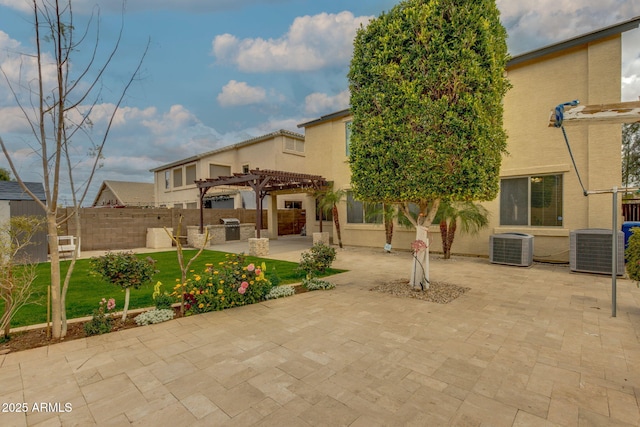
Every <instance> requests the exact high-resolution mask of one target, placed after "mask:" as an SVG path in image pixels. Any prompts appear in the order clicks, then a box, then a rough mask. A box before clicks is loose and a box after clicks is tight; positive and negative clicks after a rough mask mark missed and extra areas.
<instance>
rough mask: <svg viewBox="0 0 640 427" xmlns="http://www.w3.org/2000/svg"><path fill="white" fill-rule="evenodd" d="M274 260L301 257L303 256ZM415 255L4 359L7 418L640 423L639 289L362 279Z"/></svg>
mask: <svg viewBox="0 0 640 427" xmlns="http://www.w3.org/2000/svg"><path fill="white" fill-rule="evenodd" d="M273 257H274V258H280V259H288V260H297V259H298V258H299V251H297V250H293V251H280V252H278V253H276V254H275V255H274V256H273ZM410 263H411V256H410V254H408V253H392V254H385V253H383V252H382V251H381V250H378V249H365V248H353V247H347V248H345V249H344V250H338V259H337V261H336V263H335V266H336V267H338V268H348V269H350V270H351V271H349V272H348V273H343V274H340V275H337V276H334V277H332V278H331V279H330V280H331V281H333V282H334V283H336V284H337V285H338V287H337V288H336V289H334V290H330V291H316V292H309V293H305V294H300V295H296V296H294V297H290V298H285V299H280V300H274V301H267V302H264V303H260V304H256V305H252V306H246V307H241V308H236V309H232V310H227V311H223V312H215V313H207V314H203V315H198V316H193V317H188V318H182V319H178V320H175V321H171V322H166V323H162V324H158V325H153V326H147V327H144V328H136V329H133V330H126V331H121V332H115V333H111V334H107V335H104V336H99V337H91V338H87V339H83V340H78V341H74V342H69V343H64V344H57V345H53V346H50V347H48V348H47V347H45V348H40V349H34V350H28V351H24V352H18V353H14V354H8V355H4V356H0V402H2V403H7V404H8V403H11V402H13V403H16V402H26V403H28V404H29V405H30V406H31V405H33V404H34V403H39V402H50V403H55V402H59V403H61V404H62V405H64V404H65V403H67V402H69V403H71V404H72V408H73V410H72V411H71V412H66V413H65V412H53V413H52V412H39V413H37V412H31V411H30V412H28V413H27V414H10V413H0V424H1V425H3V426H10V425H16V426H24V425H38V424H40V423H42V425H58V424H59V425H123V424H132V425H172V426H180V425H189V426H192V425H196V426H197V425H202V426H212V425H215V426H217V425H221V426H223V425H232V426H242V425H259V426H275V425H278V426H281V425H287V426H338V425H345V426H365V425H366V426H375V425H384V426H393V425H398V426H401V425H420V426H422V425H429V426H432V425H435V426H438V425H459V426H463V425H464V426H467V425H472V426H473V425H477V426H480V425H493V426H528V425H546V426H555V425H558V426H580V425H620V426H637V425H640V410H639V404H638V402H639V401H640V364H639V363H638V362H640V343H639V341H638V336H640V290H639V289H638V288H637V287H636V286H635V285H634V284H633V283H632V282H630V281H629V280H624V279H620V280H618V310H617V317H615V318H612V317H611V306H610V301H611V296H610V292H611V286H610V285H611V279H610V278H609V277H607V276H597V275H586V274H576V273H571V272H570V271H569V268H568V267H567V266H563V265H542V264H535V265H534V266H533V267H531V268H518V267H509V266H501V265H494V264H490V263H489V262H488V261H487V260H485V259H476V258H454V259H452V260H450V261H444V260H441V259H439V258H438V256H437V255H435V256H433V257H432V262H431V277H432V279H433V280H438V281H446V282H449V283H453V284H457V285H462V286H467V287H470V288H471V290H470V291H469V292H468V293H466V294H465V295H463V296H462V297H460V298H458V299H457V300H455V301H453V302H452V303H450V304H446V305H439V304H433V303H427V302H423V301H418V300H414V299H401V298H395V297H392V296H388V295H385V294H382V293H378V292H371V291H369V288H371V287H372V286H374V285H375V284H377V283H380V282H383V281H386V280H391V279H394V278H398V277H407V276H408V274H407V272H408V271H409V266H410Z"/></svg>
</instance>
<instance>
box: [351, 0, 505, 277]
mask: <svg viewBox="0 0 640 427" xmlns="http://www.w3.org/2000/svg"><path fill="white" fill-rule="evenodd" d="M499 15H500V13H499V11H498V8H497V6H496V3H495V0H475V1H468V0H405V1H402V2H401V3H399V4H398V5H396V6H395V7H394V8H393V9H391V10H390V11H389V12H388V13H383V14H382V15H381V16H380V17H378V18H377V19H374V20H373V21H372V22H371V23H370V24H369V25H368V26H367V27H366V28H362V29H360V30H359V31H358V34H357V36H356V40H355V45H354V53H353V59H352V61H351V68H350V71H349V83H350V89H351V108H352V113H353V125H352V134H351V146H350V153H351V155H350V159H349V160H350V166H351V176H352V178H351V183H352V187H353V190H354V191H355V194H356V197H358V198H359V199H361V200H366V201H376V202H383V203H386V204H398V205H399V206H400V207H401V209H402V210H403V211H404V212H405V214H406V216H407V217H409V218H410V217H411V215H409V204H410V203H413V204H416V205H417V206H418V207H419V209H420V215H419V217H418V220H417V221H415V224H414V225H415V226H416V230H417V236H416V237H417V240H425V241H426V227H428V226H429V225H430V224H431V222H432V221H433V218H434V216H435V214H436V212H437V210H438V206H439V203H440V200H443V199H446V200H458V201H470V200H477V201H482V200H491V199H494V198H495V197H496V195H497V193H498V189H499V170H500V163H501V156H502V154H503V153H505V149H506V134H505V131H504V129H503V126H502V113H503V106H502V100H503V97H504V95H505V93H506V91H507V90H508V88H509V83H508V81H507V79H506V77H505V66H506V61H507V46H506V31H505V29H504V27H503V26H502V25H501V23H500V19H499ZM423 259H424V260H425V262H426V260H428V257H427V255H423ZM427 271H428V269H427ZM412 283H413V284H414V285H416V283H415V275H414V277H412Z"/></svg>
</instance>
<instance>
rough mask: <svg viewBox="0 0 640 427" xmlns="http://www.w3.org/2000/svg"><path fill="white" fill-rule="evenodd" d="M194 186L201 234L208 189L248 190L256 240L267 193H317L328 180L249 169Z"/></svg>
mask: <svg viewBox="0 0 640 427" xmlns="http://www.w3.org/2000/svg"><path fill="white" fill-rule="evenodd" d="M196 185H197V186H198V191H199V192H200V233H201V234H202V233H203V228H204V196H205V195H206V194H207V192H208V191H209V190H210V189H211V188H213V187H221V186H234V187H250V188H251V189H252V190H253V191H254V192H255V194H256V211H257V212H256V237H257V238H260V230H261V229H262V201H263V199H264V197H265V196H266V195H267V194H278V193H291V192H309V191H318V190H322V189H323V188H324V187H326V186H327V180H326V179H325V178H323V177H322V176H320V175H308V174H303V173H295V172H285V171H276V170H260V169H252V170H250V171H249V172H247V173H235V174H233V176H219V177H217V178H209V179H201V180H198V181H196Z"/></svg>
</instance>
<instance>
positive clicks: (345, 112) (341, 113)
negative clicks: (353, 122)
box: [298, 108, 351, 128]
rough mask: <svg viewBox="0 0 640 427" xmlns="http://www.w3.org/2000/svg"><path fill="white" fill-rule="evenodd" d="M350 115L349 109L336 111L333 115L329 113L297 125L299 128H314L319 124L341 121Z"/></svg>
mask: <svg viewBox="0 0 640 427" xmlns="http://www.w3.org/2000/svg"><path fill="white" fill-rule="evenodd" d="M350 114H351V110H350V109H349V108H347V109H345V110H340V111H336V112H335V113H330V114H327V115H325V116H322V117H320V118H319V119H315V120H311V121H309V122H305V123H300V124H299V125H298V127H299V128H306V127H308V126H314V125H317V124H320V123H324V122H328V121H331V120H335V119H341V118H343V117H347V116H349V115H350Z"/></svg>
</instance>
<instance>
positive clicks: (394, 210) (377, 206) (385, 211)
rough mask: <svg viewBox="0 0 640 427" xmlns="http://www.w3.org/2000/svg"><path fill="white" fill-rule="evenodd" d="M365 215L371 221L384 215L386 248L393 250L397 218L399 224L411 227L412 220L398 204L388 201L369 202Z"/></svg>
mask: <svg viewBox="0 0 640 427" xmlns="http://www.w3.org/2000/svg"><path fill="white" fill-rule="evenodd" d="M365 215H366V217H367V219H368V220H369V221H372V222H375V221H374V219H375V218H380V217H382V222H383V223H384V237H385V243H386V245H385V250H386V251H387V252H391V241H392V240H393V223H394V220H396V219H397V221H398V224H400V225H401V226H403V227H406V228H411V227H412V225H411V222H409V220H408V219H407V217H406V216H404V214H403V213H402V212H401V211H400V209H398V206H397V205H394V204H388V203H368V204H367V205H366V208H365Z"/></svg>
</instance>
